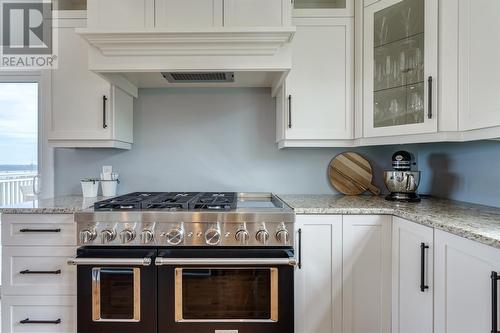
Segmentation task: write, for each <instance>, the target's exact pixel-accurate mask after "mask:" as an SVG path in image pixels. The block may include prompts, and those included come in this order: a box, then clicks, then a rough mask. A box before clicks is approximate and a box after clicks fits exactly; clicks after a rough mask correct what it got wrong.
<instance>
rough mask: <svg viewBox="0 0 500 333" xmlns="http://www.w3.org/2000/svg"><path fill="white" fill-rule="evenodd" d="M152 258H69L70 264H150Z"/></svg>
mask: <svg viewBox="0 0 500 333" xmlns="http://www.w3.org/2000/svg"><path fill="white" fill-rule="evenodd" d="M151 262H152V260H151V258H68V261H67V263H68V265H74V266H78V265H89V266H102V265H110V266H122V265H131V266H150V265H151Z"/></svg>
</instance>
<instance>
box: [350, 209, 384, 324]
mask: <svg viewBox="0 0 500 333" xmlns="http://www.w3.org/2000/svg"><path fill="white" fill-rule="evenodd" d="M343 220H344V221H343V229H344V230H343V282H344V285H343V333H389V332H390V331H391V327H390V326H391V325H390V321H391V311H390V308H391V306H390V304H391V303H390V298H391V222H392V221H391V220H392V218H391V216H376V215H345V216H344V217H343Z"/></svg>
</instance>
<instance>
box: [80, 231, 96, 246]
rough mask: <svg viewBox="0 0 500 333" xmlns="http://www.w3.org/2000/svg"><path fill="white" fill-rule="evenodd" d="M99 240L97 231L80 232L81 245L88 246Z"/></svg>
mask: <svg viewBox="0 0 500 333" xmlns="http://www.w3.org/2000/svg"><path fill="white" fill-rule="evenodd" d="M96 238H97V233H96V232H95V230H90V229H85V230H82V231H80V244H88V243H90V242H92V241H93V240H94V239H96Z"/></svg>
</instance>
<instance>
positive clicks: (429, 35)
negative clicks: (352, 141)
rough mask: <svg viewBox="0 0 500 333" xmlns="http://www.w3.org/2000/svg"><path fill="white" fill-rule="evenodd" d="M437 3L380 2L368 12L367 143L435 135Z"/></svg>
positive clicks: (424, 0)
mask: <svg viewBox="0 0 500 333" xmlns="http://www.w3.org/2000/svg"><path fill="white" fill-rule="evenodd" d="M437 14H438V2H437V1H435V0H380V1H378V2H375V3H374V4H372V5H370V6H368V7H365V10H364V37H363V38H364V60H363V62H364V65H363V73H364V77H363V87H364V88H363V98H364V101H363V112H364V117H363V119H364V126H363V127H364V137H379V136H394V135H409V134H424V133H435V132H437V130H438V127H437V125H438V122H437V118H438V117H437V111H438V110H437V105H438V103H437V92H438V87H437V81H438V80H437V63H438V58H437V56H438V52H437V50H438V45H437V42H438V38H437V36H438V24H437V19H438V15H437Z"/></svg>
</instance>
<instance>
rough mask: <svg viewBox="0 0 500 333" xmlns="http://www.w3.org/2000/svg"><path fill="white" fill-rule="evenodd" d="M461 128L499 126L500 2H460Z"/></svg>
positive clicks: (465, 129) (459, 74) (492, 0)
mask: <svg viewBox="0 0 500 333" xmlns="http://www.w3.org/2000/svg"><path fill="white" fill-rule="evenodd" d="M458 6H459V8H458V13H459V18H458V22H459V24H458V34H459V38H458V43H459V48H458V53H459V56H458V58H459V73H458V83H459V103H458V105H459V110H460V112H459V113H460V115H459V124H460V125H459V127H460V130H462V131H467V130H473V129H482V128H487V127H493V126H500V104H499V103H498V92H499V91H500V81H499V76H500V62H499V59H500V29H499V28H498V22H499V20H500V1H498V0H461V1H458Z"/></svg>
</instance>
